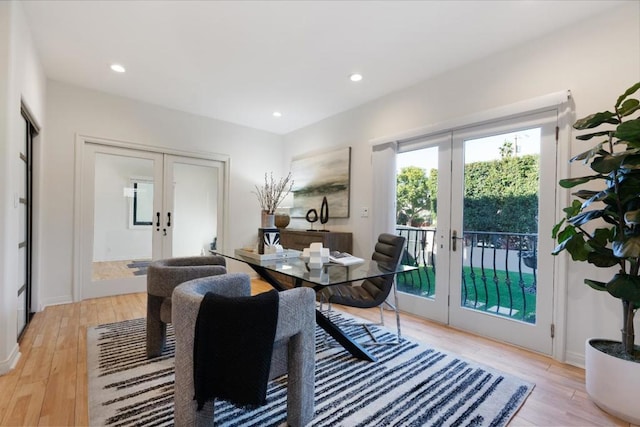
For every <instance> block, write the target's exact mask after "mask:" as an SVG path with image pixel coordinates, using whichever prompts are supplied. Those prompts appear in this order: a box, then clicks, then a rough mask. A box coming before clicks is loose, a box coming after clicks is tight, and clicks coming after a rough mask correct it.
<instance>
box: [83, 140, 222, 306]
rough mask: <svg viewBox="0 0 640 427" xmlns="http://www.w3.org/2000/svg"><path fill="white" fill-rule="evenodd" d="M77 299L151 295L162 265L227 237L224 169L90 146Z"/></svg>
mask: <svg viewBox="0 0 640 427" xmlns="http://www.w3.org/2000/svg"><path fill="white" fill-rule="evenodd" d="M82 158H83V159H82V185H81V190H80V200H81V201H80V210H81V212H80V224H79V227H80V230H81V231H80V238H79V245H80V250H79V256H78V257H77V258H76V259H77V262H78V263H79V266H78V268H77V271H78V273H77V274H78V277H79V278H80V279H79V281H80V283H81V286H80V289H79V292H80V294H81V295H78V296H77V298H82V299H84V298H94V297H101V296H107V295H118V294H123V293H130V292H142V291H144V290H145V289H146V268H147V266H148V264H149V263H150V262H151V261H152V260H155V259H161V258H168V257H173V256H191V255H202V254H206V253H208V250H209V249H210V248H211V246H212V245H215V243H216V241H217V239H218V238H219V237H222V231H223V230H222V224H223V193H224V176H225V175H224V169H225V164H224V162H220V161H216V160H210V159H203V158H193V157H187V156H178V155H171V154H165V153H161V152H152V151H144V150H136V149H130V148H124V147H117V146H110V145H104V144H97V143H90V142H85V143H84V145H83V147H82Z"/></svg>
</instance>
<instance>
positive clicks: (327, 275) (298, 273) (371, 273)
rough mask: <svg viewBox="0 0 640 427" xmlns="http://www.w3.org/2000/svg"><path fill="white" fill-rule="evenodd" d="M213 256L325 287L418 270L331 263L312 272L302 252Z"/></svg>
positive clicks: (368, 262) (372, 263) (367, 263)
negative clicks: (268, 255) (262, 255)
mask: <svg viewBox="0 0 640 427" xmlns="http://www.w3.org/2000/svg"><path fill="white" fill-rule="evenodd" d="M212 252H213V253H215V254H218V255H222V256H224V257H226V258H230V259H234V260H236V261H241V262H244V263H247V264H250V265H253V266H256V267H260V268H262V269H265V270H268V271H272V272H277V273H280V274H283V275H286V276H290V277H292V278H294V279H299V280H303V281H305V282H309V283H313V284H314V285H324V286H331V285H338V284H341V283H347V282H353V281H358V280H365V279H371V278H374V277H380V276H386V275H389V274H397V273H404V272H406V271H411V270H414V269H415V268H416V267H412V266H407V265H399V266H398V267H397V268H394V267H392V266H391V267H390V266H388V265H385V264H383V263H380V262H377V261H372V260H366V259H363V260H362V262H361V263H359V264H352V265H342V264H337V263H333V262H328V263H325V264H323V265H322V267H321V268H319V269H310V268H309V266H308V263H307V262H305V260H304V259H303V258H302V257H301V255H302V252H300V251H293V250H287V251H285V252H284V253H283V255H282V256H278V257H275V258H271V259H260V258H259V257H258V256H257V255H255V254H251V253H247V252H246V251H243V250H239V249H236V250H234V251H232V252H230V251H221V250H216V251H212Z"/></svg>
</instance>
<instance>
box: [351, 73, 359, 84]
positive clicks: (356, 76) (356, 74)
mask: <svg viewBox="0 0 640 427" xmlns="http://www.w3.org/2000/svg"><path fill="white" fill-rule="evenodd" d="M349 79H350V80H351V81H352V82H359V81H360V80H362V74H358V73H354V74H351V75H350V76H349Z"/></svg>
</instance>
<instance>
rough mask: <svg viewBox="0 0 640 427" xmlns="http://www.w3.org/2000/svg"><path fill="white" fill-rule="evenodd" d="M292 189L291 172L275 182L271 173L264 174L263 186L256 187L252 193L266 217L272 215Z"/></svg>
mask: <svg viewBox="0 0 640 427" xmlns="http://www.w3.org/2000/svg"><path fill="white" fill-rule="evenodd" d="M292 187H293V179H292V178H291V172H289V173H288V174H287V176H285V177H284V178H280V179H279V180H277V181H276V180H275V179H274V178H273V172H271V173H270V174H267V173H265V174H264V185H262V186H258V185H256V191H255V192H254V193H255V194H256V196H257V197H258V202H259V203H260V207H261V208H262V210H263V211H264V212H266V214H268V215H274V214H275V212H276V209H277V208H278V206H279V205H280V203H282V201H283V200H284V199H285V197H287V195H288V194H289V193H290V192H291V188H292Z"/></svg>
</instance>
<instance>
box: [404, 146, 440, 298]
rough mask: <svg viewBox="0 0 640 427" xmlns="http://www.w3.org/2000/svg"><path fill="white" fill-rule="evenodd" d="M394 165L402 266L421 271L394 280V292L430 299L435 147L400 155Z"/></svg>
mask: <svg viewBox="0 0 640 427" xmlns="http://www.w3.org/2000/svg"><path fill="white" fill-rule="evenodd" d="M396 165H397V176H396V179H397V181H396V182H397V187H396V224H397V225H396V232H397V233H398V234H400V235H402V236H405V237H406V239H407V246H406V247H407V250H406V251H405V255H404V257H405V259H403V260H402V264H405V265H414V266H419V267H421V268H419V269H418V270H415V271H413V272H412V273H411V274H405V275H400V276H399V277H398V279H397V286H398V291H400V292H405V293H409V294H412V295H417V296H420V297H425V298H430V299H432V298H433V297H434V295H435V290H436V288H435V286H436V281H435V260H436V255H437V247H436V246H437V245H435V244H434V242H435V236H436V233H437V226H438V215H437V200H436V198H437V194H438V147H437V146H435V147H429V148H423V149H420V150H414V151H410V152H406V153H400V154H398V155H397V157H396Z"/></svg>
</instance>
